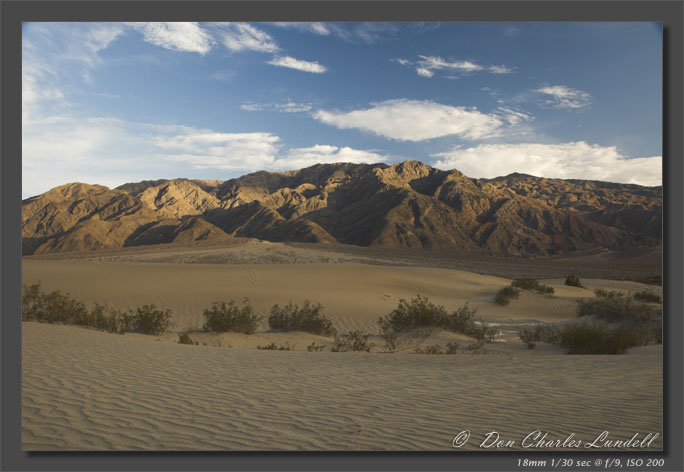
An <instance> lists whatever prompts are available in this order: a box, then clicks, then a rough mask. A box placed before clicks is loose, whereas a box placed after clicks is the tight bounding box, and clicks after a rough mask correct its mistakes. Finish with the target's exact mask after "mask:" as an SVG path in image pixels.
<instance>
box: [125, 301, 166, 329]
mask: <svg viewBox="0 0 684 472" xmlns="http://www.w3.org/2000/svg"><path fill="white" fill-rule="evenodd" d="M169 326H171V310H157V307H156V306H155V305H143V306H142V307H140V308H138V309H137V310H136V311H135V314H134V315H133V317H132V318H131V324H130V330H131V331H135V332H138V333H143V334H152V335H155V336H156V335H158V334H162V333H163V332H164V331H166V330H167V329H168V328H169Z"/></svg>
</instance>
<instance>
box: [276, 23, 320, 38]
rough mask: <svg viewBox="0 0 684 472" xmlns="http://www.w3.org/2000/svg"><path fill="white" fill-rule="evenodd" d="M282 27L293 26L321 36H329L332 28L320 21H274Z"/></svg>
mask: <svg viewBox="0 0 684 472" xmlns="http://www.w3.org/2000/svg"><path fill="white" fill-rule="evenodd" d="M273 24H274V25H276V26H280V27H281V28H293V29H297V30H299V31H305V32H309V33H315V34H318V35H321V36H327V35H329V34H330V30H329V29H328V27H327V26H326V25H325V23H319V22H305V21H302V22H276V23H273Z"/></svg>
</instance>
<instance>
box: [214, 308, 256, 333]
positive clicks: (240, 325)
mask: <svg viewBox="0 0 684 472" xmlns="http://www.w3.org/2000/svg"><path fill="white" fill-rule="evenodd" d="M204 319H205V322H204V326H203V327H202V329H203V330H204V331H215V332H217V333H225V332H227V331H233V332H236V333H245V334H252V333H254V332H255V331H256V330H257V327H258V326H259V320H260V318H259V316H257V315H256V314H255V313H254V309H253V308H252V306H251V305H250V304H249V303H248V302H246V301H245V302H244V304H243V306H242V308H240V307H238V306H237V305H235V302H234V301H233V300H231V301H229V302H228V303H227V304H226V302H214V303H213V304H212V306H211V308H208V309H205V310H204Z"/></svg>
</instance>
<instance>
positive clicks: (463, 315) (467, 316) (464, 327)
mask: <svg viewBox="0 0 684 472" xmlns="http://www.w3.org/2000/svg"><path fill="white" fill-rule="evenodd" d="M476 314H477V309H476V308H470V306H469V305H468V303H467V302H466V304H465V305H463V306H461V307H459V308H457V309H456V310H454V311H452V312H451V314H450V315H449V317H448V318H447V325H446V328H447V329H448V330H450V331H456V332H458V333H463V334H466V335H468V334H470V333H471V332H472V331H473V330H474V328H475V326H476V322H475V315H476Z"/></svg>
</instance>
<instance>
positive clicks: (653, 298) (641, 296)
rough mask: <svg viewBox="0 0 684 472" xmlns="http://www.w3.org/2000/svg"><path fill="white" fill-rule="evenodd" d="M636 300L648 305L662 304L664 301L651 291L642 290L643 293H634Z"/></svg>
mask: <svg viewBox="0 0 684 472" xmlns="http://www.w3.org/2000/svg"><path fill="white" fill-rule="evenodd" d="M634 299H635V300H639V301H642V302H647V303H662V302H663V300H662V299H661V298H660V295H658V294H657V293H654V292H652V291H650V290H642V291H641V292H635V293H634Z"/></svg>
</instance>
